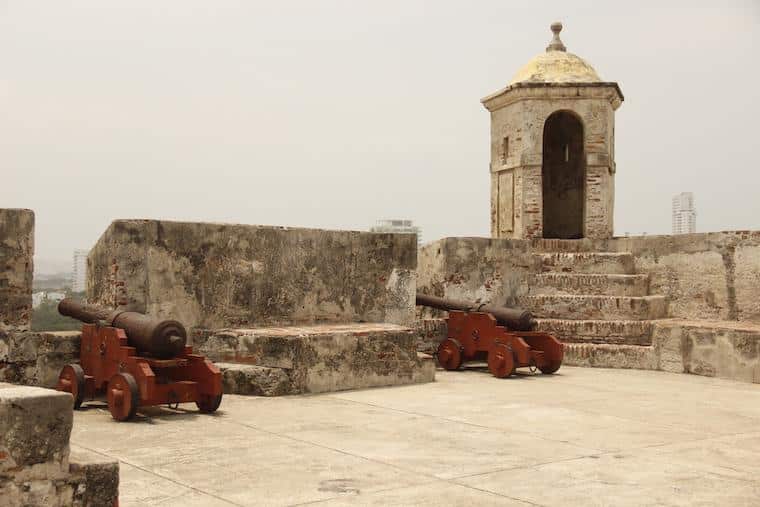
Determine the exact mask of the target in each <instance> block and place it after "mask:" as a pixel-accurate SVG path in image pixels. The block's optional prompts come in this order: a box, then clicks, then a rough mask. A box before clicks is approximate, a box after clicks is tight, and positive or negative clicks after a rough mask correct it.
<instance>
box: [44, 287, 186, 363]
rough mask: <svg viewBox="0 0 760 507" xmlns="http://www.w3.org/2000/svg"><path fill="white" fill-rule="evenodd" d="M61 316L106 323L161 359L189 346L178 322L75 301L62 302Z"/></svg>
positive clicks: (140, 350)
mask: <svg viewBox="0 0 760 507" xmlns="http://www.w3.org/2000/svg"><path fill="white" fill-rule="evenodd" d="M58 313H60V314H61V315H65V316H67V317H71V318H74V319H77V320H79V321H81V322H85V323H87V324H99V323H104V324H105V325H107V326H113V327H117V328H119V329H123V330H124V332H125V333H126V335H127V339H128V340H129V344H130V345H131V346H133V347H135V348H136V349H137V350H138V351H139V352H140V353H143V354H148V355H151V356H153V357H156V358H158V359H169V358H172V357H176V356H178V355H180V354H181V353H182V352H183V351H184V350H185V345H186V344H187V331H185V326H183V325H182V323H181V322H178V321H176V320H159V319H155V318H153V317H149V316H147V315H145V314H142V313H138V312H124V311H120V310H109V309H107V308H102V307H100V306H96V305H88V304H85V303H81V302H79V301H75V300H73V299H71V298H65V299H63V300H61V302H60V303H58Z"/></svg>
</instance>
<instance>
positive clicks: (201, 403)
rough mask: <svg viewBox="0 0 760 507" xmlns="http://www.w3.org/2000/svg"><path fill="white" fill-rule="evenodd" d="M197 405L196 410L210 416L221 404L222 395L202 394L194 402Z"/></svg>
mask: <svg viewBox="0 0 760 507" xmlns="http://www.w3.org/2000/svg"><path fill="white" fill-rule="evenodd" d="M195 404H196V405H198V410H200V411H201V412H203V413H204V414H210V413H211V412H215V411H216V409H217V408H219V405H221V404H222V393H219V394H218V395H216V396H214V395H213V394H202V395H201V397H200V399H199V400H198V401H196V402H195Z"/></svg>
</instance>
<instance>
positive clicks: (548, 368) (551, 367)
mask: <svg viewBox="0 0 760 507" xmlns="http://www.w3.org/2000/svg"><path fill="white" fill-rule="evenodd" d="M560 366H562V361H561V360H560V361H548V362H546V363H544V364H542V365H541V366H539V367H538V369H539V370H541V373H543V374H544V375H551V374H552V373H554V372H555V371H557V370H559V367H560Z"/></svg>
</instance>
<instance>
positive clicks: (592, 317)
mask: <svg viewBox="0 0 760 507" xmlns="http://www.w3.org/2000/svg"><path fill="white" fill-rule="evenodd" d="M556 246H564V245H556ZM563 249H564V248H563ZM533 255H534V260H535V265H536V266H537V268H538V269H537V272H536V273H535V274H534V275H532V276H531V280H530V290H529V293H528V295H526V296H524V297H522V298H520V300H519V303H520V305H522V306H523V307H524V308H526V309H528V310H531V311H532V312H533V314H534V315H535V316H536V318H537V320H538V328H537V329H538V330H540V331H546V332H550V333H555V334H556V335H557V336H558V337H560V339H562V341H563V342H565V344H566V348H565V364H569V365H584V366H601V367H604V366H609V367H631V368H646V369H649V368H653V367H654V366H653V365H654V363H655V362H656V356H655V353H654V349H653V347H652V330H653V325H652V321H653V320H655V319H661V318H665V317H666V316H667V312H668V306H667V300H666V298H665V297H664V296H658V295H650V294H649V276H648V275H641V274H637V273H636V271H635V265H634V261H633V257H632V256H631V254H629V253H614V252H585V251H561V252H541V253H535V254H533Z"/></svg>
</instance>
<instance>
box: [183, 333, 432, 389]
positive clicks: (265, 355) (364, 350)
mask: <svg viewBox="0 0 760 507" xmlns="http://www.w3.org/2000/svg"><path fill="white" fill-rule="evenodd" d="M194 340H195V348H196V350H197V351H198V352H199V353H201V354H205V355H206V356H208V357H209V358H210V359H212V360H214V361H221V362H233V363H242V364H250V365H257V366H264V367H269V368H282V369H285V370H287V372H288V376H289V377H290V380H291V382H292V385H293V390H294V392H299V393H318V392H329V391H339V390H344V389H359V388H365V387H378V386H389V385H401V384H411V383H417V382H430V381H432V380H433V376H434V373H432V370H430V368H428V367H427V365H426V364H425V358H424V357H420V356H418V354H417V337H416V335H415V333H414V332H413V331H412V330H411V329H409V328H406V327H402V326H396V325H392V324H368V323H364V324H359V323H357V324H323V325H317V326H304V327H283V328H256V329H226V330H221V331H218V332H213V333H207V334H199V335H197V336H195V337H194ZM431 373H432V375H431Z"/></svg>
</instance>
